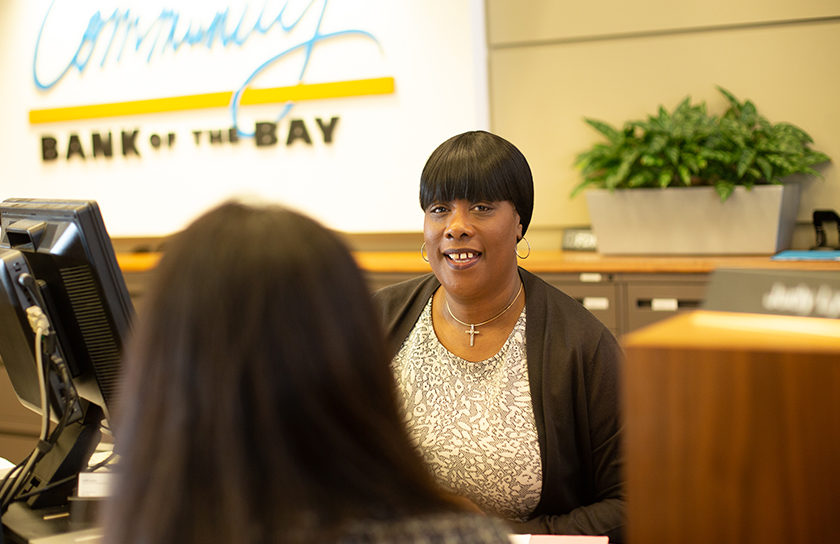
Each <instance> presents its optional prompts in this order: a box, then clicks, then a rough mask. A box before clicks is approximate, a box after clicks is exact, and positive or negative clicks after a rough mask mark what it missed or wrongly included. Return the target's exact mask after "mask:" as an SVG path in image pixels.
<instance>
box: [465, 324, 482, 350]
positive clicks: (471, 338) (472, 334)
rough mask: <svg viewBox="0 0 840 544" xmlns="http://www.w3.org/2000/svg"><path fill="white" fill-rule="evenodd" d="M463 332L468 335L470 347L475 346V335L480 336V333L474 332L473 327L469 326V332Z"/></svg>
mask: <svg viewBox="0 0 840 544" xmlns="http://www.w3.org/2000/svg"><path fill="white" fill-rule="evenodd" d="M464 332H465V333H467V334H469V335H470V347H473V346H475V335H476V334H481V333H480V332H478V331H477V330H475V325H473V324H470V330H468V331H464Z"/></svg>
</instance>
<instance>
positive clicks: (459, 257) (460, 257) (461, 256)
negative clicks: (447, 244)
mask: <svg viewBox="0 0 840 544" xmlns="http://www.w3.org/2000/svg"><path fill="white" fill-rule="evenodd" d="M449 258H450V259H452V260H453V261H468V260H470V259H474V258H475V253H473V252H471V251H468V252H465V253H450V254H449Z"/></svg>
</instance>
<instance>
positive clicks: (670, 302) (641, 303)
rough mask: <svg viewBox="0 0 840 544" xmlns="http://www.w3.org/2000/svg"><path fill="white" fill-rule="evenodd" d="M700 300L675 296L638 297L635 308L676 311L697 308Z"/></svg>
mask: <svg viewBox="0 0 840 544" xmlns="http://www.w3.org/2000/svg"><path fill="white" fill-rule="evenodd" d="M700 303H701V301H699V300H690V299H676V298H640V299H638V300H636V307H637V308H646V309H650V310H651V311H654V312H676V311H677V310H685V309H687V308H699V307H700Z"/></svg>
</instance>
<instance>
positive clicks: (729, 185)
mask: <svg viewBox="0 0 840 544" xmlns="http://www.w3.org/2000/svg"><path fill="white" fill-rule="evenodd" d="M715 190H716V191H717V194H718V196H720V201H721V202H723V201H725V200H726V199H727V198H729V197H730V196H731V195H732V191H734V190H735V184H734V183H733V182H731V181H726V180H720V181H718V182H716V183H715Z"/></svg>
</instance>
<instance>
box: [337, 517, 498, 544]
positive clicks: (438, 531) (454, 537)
mask: <svg viewBox="0 0 840 544" xmlns="http://www.w3.org/2000/svg"><path fill="white" fill-rule="evenodd" d="M509 532H510V531H509V530H508V529H507V526H506V525H505V524H504V523H502V522H501V521H500V520H498V519H495V518H491V517H488V516H482V515H478V514H470V513H454V512H448V513H440V514H427V515H422V516H414V517H408V518H403V519H398V520H389V521H367V522H359V523H355V524H353V526H352V527H350V528H349V529H348V531H346V532H345V533H344V534H343V536H342V537H341V538H340V539H339V542H341V543H343V544H354V543H361V542H365V543H384V542H400V543H403V542H404V543H407V544H426V543H428V544H432V543H437V542H459V543H464V544H508V543H509V542H510V540H509V538H508V534H509Z"/></svg>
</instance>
